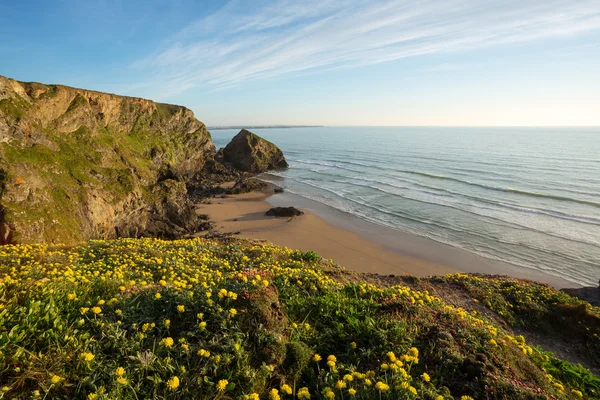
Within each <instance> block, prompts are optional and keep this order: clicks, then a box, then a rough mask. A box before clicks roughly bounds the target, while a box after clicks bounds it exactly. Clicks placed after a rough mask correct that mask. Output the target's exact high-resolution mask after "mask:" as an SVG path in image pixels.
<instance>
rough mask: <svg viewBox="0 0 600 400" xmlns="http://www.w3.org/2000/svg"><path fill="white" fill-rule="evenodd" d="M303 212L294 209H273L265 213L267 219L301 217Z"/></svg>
mask: <svg viewBox="0 0 600 400" xmlns="http://www.w3.org/2000/svg"><path fill="white" fill-rule="evenodd" d="M303 214H304V212H302V211H300V210H298V209H297V208H294V207H274V208H271V209H270V210H269V211H267V212H266V213H265V215H267V216H269V217H284V218H286V217H296V216H298V215H303Z"/></svg>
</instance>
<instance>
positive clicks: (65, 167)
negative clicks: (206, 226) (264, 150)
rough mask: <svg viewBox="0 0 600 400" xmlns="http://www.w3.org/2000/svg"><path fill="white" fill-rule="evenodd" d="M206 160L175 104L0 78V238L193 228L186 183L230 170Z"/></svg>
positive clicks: (78, 237) (188, 116) (202, 140)
mask: <svg viewBox="0 0 600 400" xmlns="http://www.w3.org/2000/svg"><path fill="white" fill-rule="evenodd" d="M277 150H279V149H277ZM214 157H215V146H214V144H213V141H212V139H211V136H210V133H209V132H208V130H207V128H206V126H205V125H204V124H203V123H202V122H200V121H199V120H198V119H196V118H195V117H194V114H193V113H192V111H191V110H189V109H187V108H185V107H181V106H175V105H170V104H161V103H155V102H153V101H150V100H145V99H141V98H134V97H124V96H118V95H114V94H107V93H100V92H95V91H91V90H85V89H76V88H71V87H67V86H62V85H44V84H40V83H25V82H18V81H15V80H13V79H9V78H5V77H2V76H0V243H2V244H5V243H14V242H19V243H35V242H51V243H65V244H73V243H78V242H81V241H82V240H85V239H89V238H102V239H109V238H115V237H119V236H127V237H138V236H156V237H164V238H173V237H178V236H181V235H183V234H185V233H190V232H193V231H195V230H198V228H199V227H200V226H201V225H202V224H203V221H202V219H200V218H199V217H198V216H197V215H196V213H195V212H194V210H193V207H192V206H193V205H192V204H191V202H190V199H189V197H188V190H189V189H190V185H193V184H194V182H204V184H206V179H203V177H202V175H203V172H204V171H205V170H210V172H214V171H217V172H218V174H221V176H225V177H229V176H231V175H232V171H231V169H227V168H226V167H223V166H220V165H219V166H218V167H216V165H217V163H215V161H214Z"/></svg>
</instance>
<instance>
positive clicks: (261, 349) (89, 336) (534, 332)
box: [0, 239, 600, 400]
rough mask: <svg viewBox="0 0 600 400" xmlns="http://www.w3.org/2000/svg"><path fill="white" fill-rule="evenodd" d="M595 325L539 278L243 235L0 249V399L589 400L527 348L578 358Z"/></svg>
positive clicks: (592, 383)
mask: <svg viewBox="0 0 600 400" xmlns="http://www.w3.org/2000/svg"><path fill="white" fill-rule="evenodd" d="M596 321H598V309H597V308H594V307H591V306H590V305H589V304H587V303H584V302H582V301H580V300H576V299H574V298H571V297H570V296H568V295H566V294H565V293H562V292H558V291H555V290H554V289H552V288H550V287H548V286H546V285H541V284H536V283H531V282H523V281H518V280H514V279H508V278H499V277H476V276H469V275H462V274H455V275H448V276H446V277H440V278H431V279H417V278H408V277H393V276H389V277H383V276H377V275H361V274H354V273H349V272H346V271H345V270H343V269H342V268H340V267H339V266H337V265H336V264H334V263H333V262H331V261H324V260H322V259H321V258H320V257H319V256H318V255H317V254H315V253H313V252H300V251H293V250H290V249H287V248H280V247H274V246H271V245H265V244H256V243H251V242H248V241H243V240H228V241H224V242H216V241H208V240H203V239H194V240H178V241H161V240H156V239H120V240H114V241H90V242H89V243H88V244H86V245H83V246H80V247H60V246H48V245H15V246H3V247H1V248H0V397H5V398H23V399H29V398H44V397H45V398H53V399H56V398H69V399H71V398H81V399H89V400H93V399H109V398H110V399H114V398H119V399H143V398H172V399H181V398H207V399H213V398H218V399H259V398H260V399H292V398H294V399H296V398H297V399H323V398H326V399H353V398H357V399H436V400H441V399H461V400H465V399H471V398H472V399H484V398H485V399H578V398H598V393H599V390H600V380H599V379H598V378H597V377H595V376H594V375H593V374H592V373H591V372H590V371H589V370H587V369H585V368H584V367H582V366H581V365H575V364H573V363H571V362H569V361H566V360H563V359H561V358H559V357H558V356H556V355H554V354H553V353H550V352H547V351H546V350H545V349H544V348H542V347H539V346H534V345H532V343H530V342H529V337H535V338H536V340H540V338H541V337H542V335H545V336H544V337H547V338H552V337H553V336H552V335H554V334H557V335H560V334H561V332H562V331H561V330H562V329H564V330H568V331H569V332H570V333H569V335H570V336H569V341H571V342H578V343H580V344H581V345H582V346H586V351H587V352H588V353H589V354H591V355H594V354H597V351H598V349H600V339H598V332H599V326H598V324H597V323H596ZM565 323H567V325H566V326H563V325H564V324H565ZM521 332H523V334H522V335H521V334H520V333H521ZM526 337H527V339H526ZM592 358H594V357H592ZM590 365H592V367H595V364H593V363H592V364H590Z"/></svg>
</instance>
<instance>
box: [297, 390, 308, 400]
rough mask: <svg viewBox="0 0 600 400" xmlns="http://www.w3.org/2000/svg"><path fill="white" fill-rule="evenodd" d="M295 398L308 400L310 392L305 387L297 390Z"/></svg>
mask: <svg viewBox="0 0 600 400" xmlns="http://www.w3.org/2000/svg"><path fill="white" fill-rule="evenodd" d="M297 396H298V399H300V400H308V399H310V392H309V391H308V388H307V387H303V388H300V389H298V393H297Z"/></svg>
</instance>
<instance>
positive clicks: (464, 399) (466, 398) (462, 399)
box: [460, 396, 473, 400]
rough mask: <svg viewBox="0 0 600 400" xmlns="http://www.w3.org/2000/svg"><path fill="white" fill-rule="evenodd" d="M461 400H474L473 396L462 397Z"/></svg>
mask: <svg viewBox="0 0 600 400" xmlns="http://www.w3.org/2000/svg"><path fill="white" fill-rule="evenodd" d="M460 400H473V398H472V397H471V396H460Z"/></svg>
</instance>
